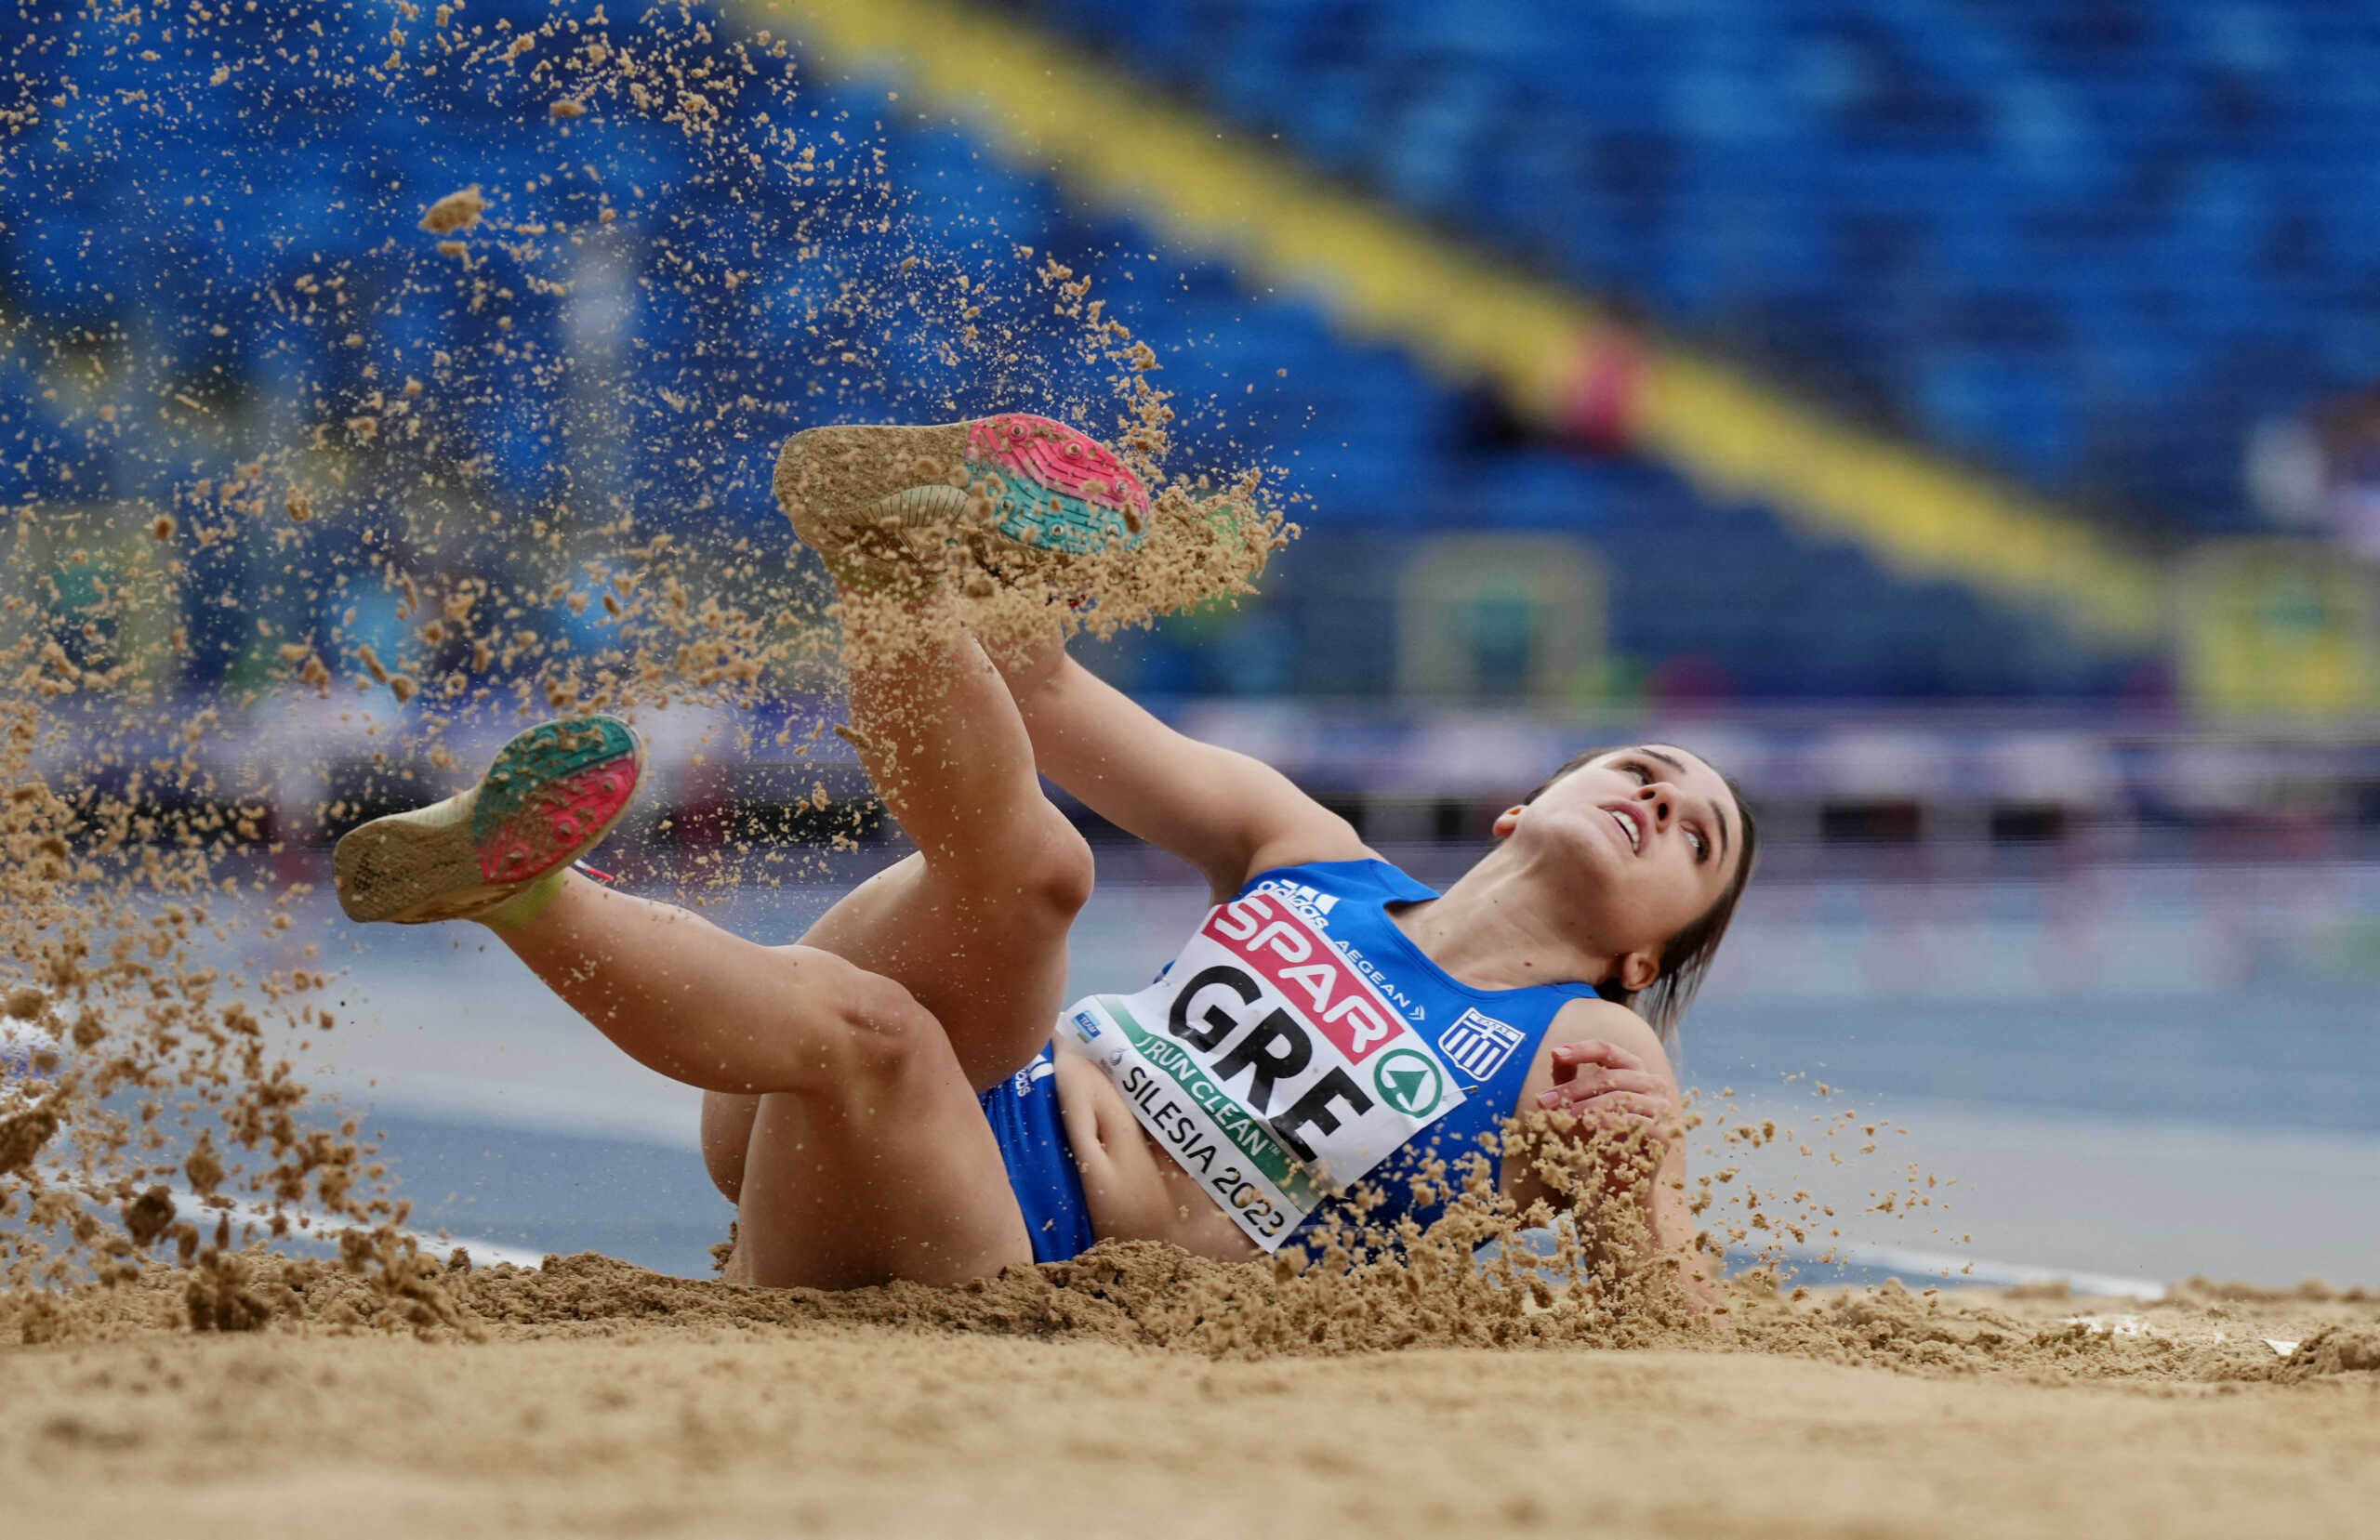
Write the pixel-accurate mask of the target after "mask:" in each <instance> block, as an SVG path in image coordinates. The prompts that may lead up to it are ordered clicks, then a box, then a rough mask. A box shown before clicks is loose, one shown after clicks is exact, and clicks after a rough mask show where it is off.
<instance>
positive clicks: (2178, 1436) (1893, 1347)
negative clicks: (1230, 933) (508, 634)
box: [0, 1257, 2380, 1537]
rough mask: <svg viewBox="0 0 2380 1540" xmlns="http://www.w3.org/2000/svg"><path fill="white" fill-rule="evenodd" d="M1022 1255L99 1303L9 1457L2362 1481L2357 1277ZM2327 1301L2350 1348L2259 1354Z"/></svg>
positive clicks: (2332, 1519)
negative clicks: (1371, 1307)
mask: <svg viewBox="0 0 2380 1540" xmlns="http://www.w3.org/2000/svg"><path fill="white" fill-rule="evenodd" d="M1094 1260H1095V1259H1094ZM1081 1270H1082V1267H1081V1265H1079V1264H1078V1268H1077V1270H1076V1271H1078V1272H1079V1271H1081ZM1193 1270H1195V1269H1193ZM1042 1272H1043V1274H1044V1275H1048V1276H1044V1277H1039V1278H1029V1279H1028V1278H1019V1277H1011V1278H1008V1279H1003V1280H1001V1281H998V1282H996V1283H993V1284H991V1285H989V1286H988V1287H986V1288H984V1289H981V1290H975V1291H951V1292H948V1293H943V1292H940V1291H920V1290H891V1291H862V1292H860V1293H858V1294H855V1295H845V1296H813V1295H807V1294H803V1293H800V1292H789V1293H773V1292H769V1291H751V1290H736V1289H729V1288H726V1287H725V1286H723V1285H718V1284H710V1283H686V1282H683V1281H672V1280H662V1279H658V1278H655V1276H653V1275H651V1274H644V1273H641V1272H638V1271H637V1270H634V1269H631V1268H628V1267H626V1266H625V1265H624V1264H620V1263H615V1262H607V1261H604V1260H602V1259H601V1258H595V1257H578V1258H567V1259H556V1260H554V1261H553V1262H551V1263H549V1267H548V1268H547V1269H546V1270H544V1271H543V1272H540V1273H513V1272H510V1271H509V1270H501V1269H498V1270H483V1271H482V1272H481V1273H480V1274H479V1275H478V1278H477V1283H476V1285H475V1286H465V1287H462V1288H460V1289H458V1293H460V1294H462V1295H464V1296H468V1297H470V1298H474V1299H476V1301H477V1304H478V1307H479V1309H478V1310H474V1312H473V1316H472V1319H471V1323H470V1335H465V1334H464V1333H462V1332H458V1331H457V1330H456V1329H454V1328H449V1327H437V1328H432V1329H431V1330H430V1334H429V1336H428V1337H427V1339H417V1338H416V1337H415V1336H411V1335H407V1334H404V1333H397V1334H390V1333H387V1332H381V1331H372V1330H358V1329H356V1328H353V1327H349V1328H330V1327H326V1326H324V1325H323V1324H321V1323H289V1322H284V1323H279V1324H277V1325H275V1326H273V1327H271V1328H269V1329H267V1330H265V1331H262V1332H258V1333H252V1334H246V1335H240V1336H191V1335H189V1334H187V1333H185V1332H181V1331H179V1330H173V1329H161V1328H158V1327H154V1326H150V1327H139V1326H135V1325H133V1324H131V1323H118V1324H117V1325H116V1326H115V1327H114V1328H113V1330H112V1339H100V1340H80V1341H74V1342H63V1343H52V1344H48V1345H44V1346H34V1347H18V1348H13V1349H6V1350H0V1435H5V1436H0V1470H4V1471H5V1479H6V1481H7V1488H8V1496H9V1509H10V1513H11V1516H12V1518H14V1519H16V1520H18V1522H19V1523H20V1524H21V1525H22V1528H21V1530H20V1531H19V1532H20V1533H42V1534H60V1535H64V1534H86V1533H88V1534H99V1533H110V1534H113V1533H124V1532H126V1530H127V1529H130V1528H142V1529H154V1528H158V1527H170V1528H171V1530H172V1531H173V1533H178V1534H182V1535H192V1536H195V1535H212V1534H226V1535H230V1534H239V1535H276V1534H314V1533H326V1532H328V1531H330V1530H333V1529H337V1531H339V1532H340V1533H351V1532H361V1533H428V1532H431V1531H433V1530H434V1531H435V1532H436V1533H443V1534H446V1535H450V1536H463V1535H474V1534H504V1535H514V1536H518V1535H538V1534H571V1535H583V1534H588V1533H649V1534H705V1535H712V1534H741V1533H754V1534H760V1533H767V1534H783V1533H870V1534H874V1533H968V1534H995V1535H997V1534H1020V1535H1023V1534H1033V1535H1047V1534H1051V1533H1149V1534H1174V1533H1183V1534H1187V1533H1202V1534H1210V1533H1233V1532H1236V1531H1240V1530H1250V1531H1253V1532H1256V1533H1296V1532H1300V1531H1309V1530H1316V1531H1321V1532H1324V1533H1339V1532H1341V1531H1342V1529H1346V1528H1349V1527H1354V1528H1356V1529H1357V1530H1359V1531H1360V1532H1361V1533H1379V1534H1384V1535H1403V1534H1413V1535H1451V1534H1472V1533H1597V1534H1603V1533H1613V1534H1633V1535H1680V1536H1688V1535H1691V1536H1713V1535H1733V1534H1744V1535H1760V1536H1763V1537H1773V1536H1778V1535H1785V1536H1792V1535H1819V1534H1826V1535H1833V1534H1853V1535H1874V1536H1884V1535H1897V1534H1903V1533H1907V1534H1912V1535H1913V1534H1926V1535H1943V1534H1949V1535H2002V1534H2010V1535H2014V1534H2041V1533H2088V1534H2152V1533H2153V1534H2157V1535H2197V1534H2206V1535H2215V1534H2223V1535H2233V1534H2241V1533H2251V1534H2267V1533H2288V1534H2294V1535H2305V1536H2323V1535H2340V1536H2344V1535H2349V1534H2363V1533H2370V1530H2369V1524H2370V1514H2371V1512H2372V1511H2373V1504H2374V1502H2375V1501H2380V1302H2375V1301H2373V1300H2370V1299H2362V1300H2338V1299H2328V1300H2324V1299H2313V1298H2306V1297H2299V1296H2276V1295H2268V1294H2254V1293H2246V1294H2244V1296H2239V1295H2235V1296H2232V1297H2224V1296H2221V1295H2220V1294H2218V1293H2210V1292H2206V1291H2204V1290H2198V1291H2195V1292H2193V1291H2188V1290H2186V1291H2184V1294H2183V1297H2182V1298H2180V1299H2179V1300H2177V1301H2176V1302H2175V1303H2171V1304H2167V1305H2161V1306H2158V1307H2153V1308H2151V1309H2149V1310H2147V1311H2145V1312H2139V1313H2135V1314H2132V1315H2126V1314H2123V1313H2121V1312H2122V1310H2124V1309H2128V1308H2126V1307H2115V1306H2109V1305H2106V1304H2104V1303H2102V1304H2100V1305H2097V1306H2095V1305H2094V1304H2093V1303H2092V1302H2089V1301H2073V1300H2065V1299H2058V1298H2054V1297H2047V1296H2033V1297H2011V1296H2007V1295H2003V1294H1986V1293H1983V1292H1981V1291H1974V1292H1971V1293H1968V1294H1965V1295H1963V1296H1956V1298H1955V1300H1952V1299H1951V1296H1943V1299H1941V1300H1928V1299H1925V1298H1924V1297H1923V1296H1909V1295H1906V1294H1897V1293H1894V1292H1890V1291H1888V1292H1886V1293H1885V1294H1883V1295H1872V1294H1866V1293H1862V1292H1858V1291H1854V1292H1852V1293H1850V1294H1847V1295H1833V1296H1812V1297H1810V1298H1808V1299H1805V1300H1802V1301H1800V1302H1798V1303H1793V1304H1790V1305H1788V1304H1783V1303H1777V1304H1773V1305H1771V1306H1765V1307H1755V1308H1754V1311H1753V1313H1754V1314H1755V1315H1756V1316H1760V1317H1761V1320H1760V1321H1759V1323H1755V1324H1749V1325H1748V1326H1747V1327H1746V1328H1745V1329H1744V1330H1743V1331H1742V1332H1741V1334H1740V1335H1731V1334H1730V1333H1729V1332H1713V1333H1711V1334H1708V1335H1705V1336H1699V1337H1695V1338H1692V1339H1688V1338H1680V1339H1678V1340H1676V1341H1674V1342H1673V1343H1672V1344H1671V1345H1668V1346H1662V1347H1648V1348H1637V1349H1581V1348H1567V1347H1565V1348H1546V1349H1535V1350H1529V1349H1520V1350H1514V1349H1494V1348H1475V1347H1474V1348H1448V1347H1419V1348H1414V1349H1406V1350H1389V1349H1378V1350H1369V1351H1361V1352H1341V1353H1332V1354H1327V1355H1314V1354H1297V1353H1281V1352H1275V1353H1263V1354H1250V1353H1248V1352H1246V1351H1243V1350H1231V1351H1224V1352H1222V1353H1220V1354H1219V1353H1216V1352H1213V1351H1210V1350H1207V1349H1204V1348H1202V1347H1200V1346H1197V1345H1195V1344H1194V1343H1192V1342H1191V1341H1189V1340H1187V1339H1185V1340H1183V1341H1178V1342H1176V1343H1174V1344H1173V1345H1171V1346H1167V1345H1160V1344H1152V1343H1149V1342H1146V1341H1143V1340H1136V1336H1137V1335H1138V1334H1137V1333H1136V1332H1135V1331H1134V1329H1133V1328H1132V1326H1131V1323H1130V1322H1129V1321H1128V1320H1127V1319H1125V1318H1123V1317H1122V1316H1120V1315H1119V1314H1117V1312H1114V1311H1113V1310H1107V1309H1103V1308H1102V1306H1101V1303H1100V1302H1099V1301H1098V1300H1096V1299H1091V1298H1088V1297H1085V1296H1083V1291H1082V1288H1081V1287H1080V1286H1077V1287H1051V1286H1050V1278H1051V1277H1056V1278H1057V1279H1059V1280H1060V1281H1061V1282H1064V1280H1065V1277H1066V1274H1067V1272H1068V1270H1065V1269H1045V1270H1042ZM172 1282H173V1280H171V1279H169V1278H166V1277H165V1275H164V1273H163V1272H162V1270H161V1271H160V1273H158V1274H156V1275H153V1276H152V1279H151V1280H149V1282H148V1283H147V1284H146V1285H144V1287H143V1288H141V1289H139V1290H136V1291H126V1293H124V1294H122V1295H120V1296H118V1297H119V1298H120V1299H123V1300H130V1299H132V1298H136V1297H141V1298H148V1299H151V1300H152V1302H169V1301H170V1298H171V1295H172V1290H171V1288H170V1286H169V1285H170V1283H172ZM1075 1282H1076V1283H1078V1285H1079V1284H1081V1283H1082V1281H1081V1280H1080V1279H1077V1280H1076V1281H1075ZM1945 1301H1950V1302H1947V1303H1946V1302H1945ZM1135 1302H1136V1303H1139V1304H1144V1305H1145V1304H1153V1303H1160V1302H1159V1301H1157V1300H1154V1299H1149V1298H1143V1299H1139V1300H1136V1301H1135ZM508 1310H509V1311H510V1312H511V1314H512V1315H513V1316H514V1317H515V1318H514V1319H504V1318H503V1316H504V1313H505V1312H506V1311H508ZM482 1311H484V1312H485V1313H481V1312H482ZM1770 1311H1773V1317H1774V1318H1773V1319H1772V1318H1770V1317H1769V1315H1768V1314H1767V1313H1766V1312H1770ZM136 1313H137V1312H136ZM1157 1313H1159V1314H1162V1313H1163V1312H1162V1310H1159V1311H1158V1312H1157ZM2084 1315H2087V1316H2090V1317H2091V1318H2093V1319H2095V1320H2096V1322H2097V1323H2099V1327H2100V1329H2097V1330H2094V1329H2093V1328H2092V1326H2091V1325H2089V1324H2087V1323H2077V1322H2076V1321H2075V1320H2074V1318H2075V1317H2077V1316H2084ZM2109 1324H2113V1325H2114V1326H2115V1327H2117V1328H2118V1329H2117V1330H2108V1329H2105V1328H2106V1327H2108V1326H2109ZM2325 1326H2327V1327H2328V1328H2329V1329H2330V1331H2331V1333H2332V1336H2331V1338H2330V1339H2329V1341H2330V1343H2331V1346H2332V1348H2333V1349H2337V1348H2338V1345H2339V1344H2341V1343H2348V1342H2352V1343H2358V1344H2360V1347H2359V1348H2357V1349H2355V1351H2356V1352H2357V1353H2360V1355H2361V1356H2360V1358H2358V1359H2357V1360H2356V1361H2357V1362H2362V1363H2364V1364H2365V1367H2363V1368H2361V1369H2346V1370H2342V1369H2339V1368H2337V1367H2336V1366H2335V1365H2336V1363H2337V1362H2339V1361H2340V1359H2341V1354H2340V1353H2339V1352H2337V1351H2334V1352H2332V1353H2331V1355H2330V1356H2329V1357H2328V1358H2324V1357H2323V1349H2321V1347H2320V1346H2319V1345H2318V1346H2317V1347H2316V1348H2315V1349H2313V1350H2312V1351H2311V1352H2308V1351H2307V1349H2300V1351H2299V1353H2297V1354H2294V1355H2292V1357H2291V1358H2289V1359H2284V1358H2282V1357H2281V1356H2280V1355H2279V1354H2277V1353H2275V1352H2274V1351H2273V1349H2271V1348H2269V1347H2268V1346H2267V1345H2266V1344H2265V1343H2264V1341H2262V1340H2261V1337H2262V1336H2264V1335H2267V1334H2277V1333H2281V1332H2288V1333H2291V1334H2303V1336H2305V1337H2306V1338H2308V1339H2313V1338H2318V1337H2319V1334H2321V1332H2322V1331H2323V1330H2324V1328H2325ZM1982 1332H1996V1333H1999V1334H2001V1335H2002V1336H2003V1337H2004V1339H2005V1343H2006V1346H2005V1347H2004V1348H2003V1349H1999V1350H1998V1351H1997V1352H1996V1354H1982V1355H1978V1354H1977V1353H1976V1352H1974V1351H1973V1350H1972V1349H1971V1348H1955V1349H1953V1348H1950V1347H1948V1346H1946V1341H1956V1340H1958V1339H1962V1338H1968V1337H1972V1336H1975V1335H1976V1334H1977V1333H1982ZM2218 1332H2221V1333H2224V1334H2227V1336H2228V1340H2227V1341H2224V1342H2216V1341H2215V1340H2214V1336H2215V1333H2218ZM2125 1333H2129V1334H2130V1335H2124V1334H2125ZM1929 1336H1930V1337H1932V1338H1937V1339H1944V1340H1934V1341H1932V1342H1931V1346H1932V1348H1933V1349H1937V1350H1936V1351H1933V1352H1931V1353H1929V1352H1928V1351H1927V1350H1926V1349H1927V1347H1928V1339H1929ZM474 1337H476V1338H477V1339H476V1340H474V1339H473V1338H474ZM2316 1360H2321V1362H2316Z"/></svg>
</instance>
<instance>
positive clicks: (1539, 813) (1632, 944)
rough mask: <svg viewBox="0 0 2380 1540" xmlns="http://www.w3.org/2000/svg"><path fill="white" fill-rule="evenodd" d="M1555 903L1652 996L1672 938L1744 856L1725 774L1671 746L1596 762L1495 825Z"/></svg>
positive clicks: (1632, 984)
mask: <svg viewBox="0 0 2380 1540" xmlns="http://www.w3.org/2000/svg"><path fill="white" fill-rule="evenodd" d="M1497 830H1498V832H1499V833H1501V834H1503V835H1505V836H1508V837H1509V838H1510V839H1511V840H1512V841H1513V843H1514V846H1515V847H1516V849H1517V851H1518V852H1522V853H1526V854H1527V857H1528V859H1529V861H1530V864H1531V866H1532V867H1533V868H1535V869H1540V870H1543V871H1545V872H1548V873H1550V874H1552V875H1553V879H1554V886H1555V888H1556V889H1557V891H1556V892H1555V893H1554V895H1552V899H1553V902H1555V903H1557V904H1559V905H1561V906H1562V911H1563V912H1564V913H1566V914H1570V915H1576V916H1577V917H1578V920H1579V922H1580V927H1581V928H1582V930H1583V932H1584V933H1585V934H1587V935H1590V936H1592V937H1593V941H1594V943H1595V945H1596V947H1597V948H1598V949H1599V950H1604V951H1607V952H1608V953H1609V954H1611V955H1612V956H1613V959H1614V968H1615V971H1616V972H1617V973H1618V975H1619V977H1620V982H1622V983H1623V984H1625V985H1627V987H1629V988H1630V989H1643V988H1644V987H1646V985H1647V984H1649V983H1650V982H1652V979H1653V977H1655V976H1658V963H1659V957H1660V955H1661V953H1662V951H1663V949H1664V948H1665V947H1667V945H1668V944H1669V941H1670V939H1671V938H1672V937H1673V936H1675V935H1676V934H1677V933H1678V932H1679V931H1681V930H1683V929H1685V928H1686V927H1687V926H1689V925H1691V924H1692V923H1694V921H1695V920H1696V919H1698V918H1699V917H1700V916H1701V915H1703V914H1704V913H1706V912H1707V911H1708V910H1709V909H1710V908H1711V906H1712V904H1713V903H1715V902H1718V900H1719V898H1720V895H1721V894H1723V893H1725V892H1726V888H1727V884H1728V883H1729V881H1730V880H1732V879H1733V877H1734V875H1735V872H1736V868H1737V866H1738V865H1739V863H1740V862H1741V861H1742V859H1743V817H1742V813H1741V810H1740V809H1739V808H1738V807H1737V804H1736V797H1735V794H1734V793H1733V792H1732V791H1730V790H1729V789H1728V787H1727V783H1726V782H1725V781H1723V780H1721V779H1720V777H1719V772H1718V771H1716V770H1712V768H1711V767H1710V766H1709V765H1707V764H1705V763H1703V762H1702V761H1701V760H1700V759H1699V758H1698V757H1695V756H1694V755H1691V754H1688V753H1687V752H1686V750H1684V749H1681V748H1673V747H1671V746H1670V745H1668V744H1642V745H1640V746H1638V747H1634V748H1625V749H1616V750H1614V751H1612V752H1611V753H1609V754H1606V755H1602V756H1599V757H1596V758H1593V759H1590V760H1588V761H1587V762H1586V763H1585V764H1583V765H1581V766H1580V767H1579V768H1578V769H1576V770H1572V771H1571V772H1570V773H1569V774H1567V775H1565V776H1563V777H1562V778H1561V779H1559V780H1557V781H1555V782H1554V783H1553V784H1552V785H1550V786H1547V787H1546V788H1545V789H1544V790H1543V791H1542V792H1540V793H1539V794H1538V797H1537V800H1536V801H1534V802H1531V803H1529V804H1528V805H1527V806H1526V807H1521V808H1514V809H1510V810H1508V811H1507V812H1506V813H1505V814H1504V815H1503V817H1502V818H1501V819H1500V820H1498V822H1497Z"/></svg>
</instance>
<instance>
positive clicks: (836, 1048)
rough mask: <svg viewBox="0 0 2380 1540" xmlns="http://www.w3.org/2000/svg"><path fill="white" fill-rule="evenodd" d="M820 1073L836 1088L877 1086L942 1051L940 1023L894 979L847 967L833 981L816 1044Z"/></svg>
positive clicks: (945, 1050)
mask: <svg viewBox="0 0 2380 1540" xmlns="http://www.w3.org/2000/svg"><path fill="white" fill-rule="evenodd" d="M817 1048H818V1062H817V1065H816V1067H815V1069H816V1073H818V1075H819V1076H820V1077H822V1078H823V1079H825V1080H827V1081H829V1082H831V1083H832V1084H833V1085H834V1086H836V1087H838V1088H851V1087H855V1086H882V1085H888V1084H891V1083H893V1082H897V1081H900V1080H903V1079H905V1078H907V1077H908V1076H911V1075H913V1074H915V1073H918V1072H919V1069H920V1068H922V1067H923V1066H924V1065H925V1064H926V1063H927V1061H928V1059H929V1057H930V1056H932V1055H933V1054H935V1053H937V1052H939V1053H943V1054H947V1053H948V1052H949V1048H948V1046H947V1042H946V1040H945V1038H944V1036H943V1031H942V1023H941V1022H940V1021H938V1020H935V1019H934V1015H933V1013H932V1011H929V1010H928V1009H926V1007H923V1006H921V1005H919V1004H918V1001H917V997H916V996H915V995H913V994H910V993H909V992H908V991H907V990H906V989H905V988H903V987H902V986H901V985H900V984H899V983H897V982H895V981H893V980H891V979H888V978H886V977H884V975H882V974H880V973H871V972H869V971H867V970H866V968H862V967H851V968H850V969H849V971H848V973H847V974H846V975H845V976H844V977H842V978H841V979H839V980H838V981H836V985H835V991H834V998H833V1003H832V1019H831V1020H830V1022H829V1024H828V1030H827V1031H826V1033H823V1034H822V1036H821V1038H820V1041H819V1043H818V1045H817Z"/></svg>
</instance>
